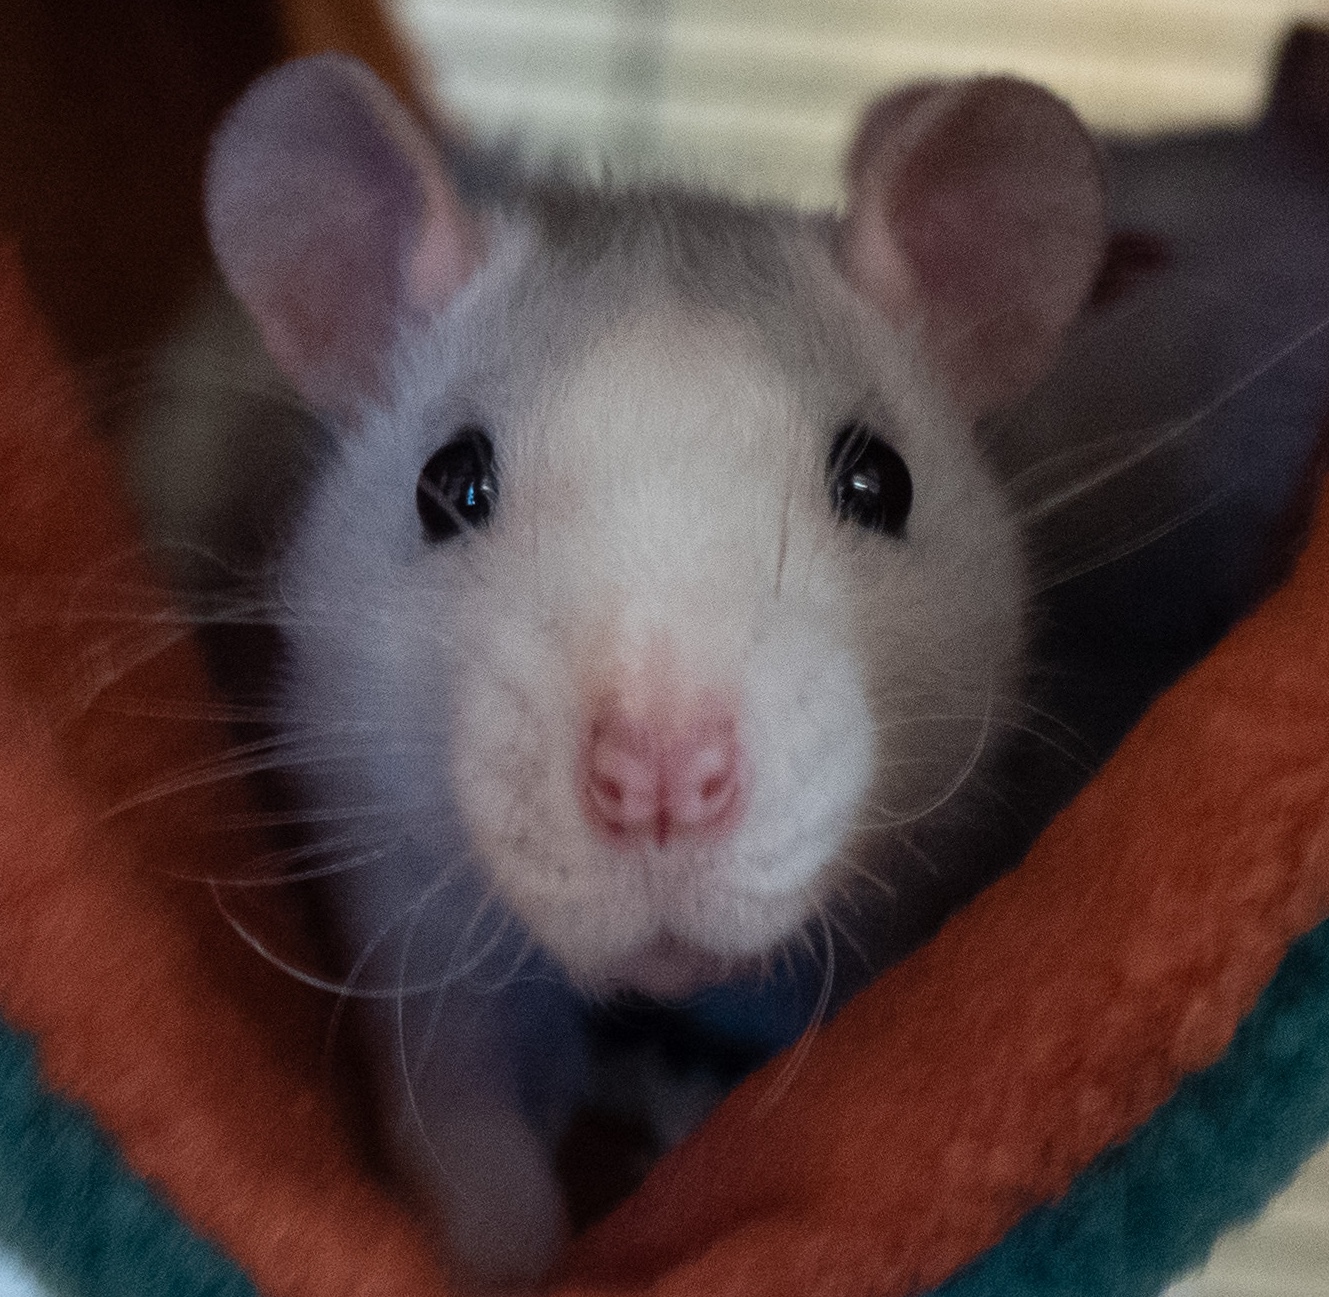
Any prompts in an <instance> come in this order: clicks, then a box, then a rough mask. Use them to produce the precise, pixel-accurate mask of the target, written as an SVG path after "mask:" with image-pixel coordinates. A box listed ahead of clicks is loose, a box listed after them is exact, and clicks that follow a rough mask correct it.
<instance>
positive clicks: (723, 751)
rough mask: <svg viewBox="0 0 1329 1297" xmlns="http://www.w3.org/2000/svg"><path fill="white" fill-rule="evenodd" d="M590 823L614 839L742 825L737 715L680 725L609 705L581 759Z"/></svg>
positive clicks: (697, 717)
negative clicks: (638, 716)
mask: <svg viewBox="0 0 1329 1297" xmlns="http://www.w3.org/2000/svg"><path fill="white" fill-rule="evenodd" d="M583 762H584V764H583V771H582V779H581V787H582V801H583V807H584V809H585V812H586V816H587V819H588V820H589V821H590V822H591V824H592V825H593V826H594V827H595V828H597V829H599V830H600V831H601V832H602V833H605V834H606V835H608V836H609V837H611V838H618V837H625V836H631V837H651V838H654V840H655V841H656V842H657V843H658V844H659V845H660V846H664V845H665V844H666V843H667V842H669V841H671V840H672V839H674V838H676V837H679V836H689V835H692V836H698V837H705V836H713V835H715V834H719V833H724V832H727V831H728V830H729V829H730V828H731V827H732V826H733V824H734V823H735V822H736V819H737V813H738V809H739V802H740V800H741V792H742V787H741V784H742V781H741V779H740V773H739V772H740V766H741V761H740V752H739V744H738V737H737V727H736V725H735V723H734V718H733V715H732V713H730V712H729V711H727V710H725V709H723V708H719V709H717V710H716V711H715V712H713V713H707V714H694V715H693V716H692V717H690V718H689V719H688V720H686V721H685V722H684V723H683V724H682V725H678V724H665V723H662V722H660V721H655V720H637V719H634V718H631V717H629V716H628V715H627V714H626V713H625V712H624V710H623V709H622V708H621V707H619V706H616V705H612V704H611V705H610V706H608V707H606V708H604V709H603V710H602V711H601V712H600V714H599V716H598V717H597V719H596V720H595V721H594V722H593V723H592V725H591V727H590V734H589V736H588V742H587V744H586V748H585V755H584V758H583Z"/></svg>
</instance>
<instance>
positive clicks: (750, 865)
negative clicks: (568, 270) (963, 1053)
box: [451, 313, 874, 992]
mask: <svg viewBox="0 0 1329 1297" xmlns="http://www.w3.org/2000/svg"><path fill="white" fill-rule="evenodd" d="M805 418H806V416H805V415H804V413H803V412H802V411H801V409H800V407H799V403H798V401H797V398H796V394H795V393H794V391H793V390H792V388H791V386H790V384H789V382H788V380H787V379H786V378H785V377H784V376H783V375H781V374H780V373H779V372H778V371H777V370H776V369H775V368H774V367H773V366H772V365H771V364H770V363H769V362H766V361H764V360H763V359H762V358H761V357H759V356H758V355H757V354H756V353H755V351H754V350H753V349H752V348H751V347H750V346H749V345H748V344H747V343H746V342H745V340H744V339H743V338H742V336H741V335H740V334H739V332H738V330H737V329H736V328H734V327H733V326H726V325H722V324H720V323H719V322H717V321H714V320H706V319H697V318H693V317H687V316H684V315H682V314H681V313H679V314H660V315H655V316H651V317H648V318H647V319H644V320H640V321H637V322H636V323H635V324H634V325H633V326H632V327H631V328H630V329H628V330H626V331H620V332H618V333H616V334H614V335H612V336H611V337H610V338H609V339H608V340H607V341H606V342H604V343H603V344H601V345H600V346H599V347H597V348H595V349H594V351H593V352H592V353H591V354H590V355H589V357H587V358H586V359H585V361H584V362H583V363H582V364H581V366H580V367H579V368H578V370H577V372H575V373H574V374H572V375H571V376H570V377H569V378H568V380H567V381H566V382H565V383H563V384H561V385H560V386H559V387H557V388H555V389H553V390H549V391H547V392H546V393H545V394H544V397H543V399H542V400H541V401H539V402H538V403H537V405H536V406H535V408H533V409H532V410H531V411H530V412H529V420H530V421H529V424H528V425H527V426H525V427H521V428H513V429H508V430H507V436H506V438H505V442H504V446H505V449H506V452H507V453H506V454H504V455H503V458H502V464H501V473H502V480H503V497H502V505H501V509H500V516H499V517H498V518H497V519H496V520H495V522H494V524H493V525H492V526H491V527H490V528H489V529H488V531H487V534H486V535H485V536H484V537H483V538H482V539H481V540H479V541H478V543H477V544H476V545H474V546H473V547H472V552H473V556H474V562H475V565H476V566H475V571H474V573H473V574H472V575H473V576H478V577H479V578H480V579H479V580H478V581H476V582H475V586H474V597H473V598H467V599H466V604H467V607H466V612H465V617H464V622H461V623H459V627H458V629H459V651H458V654H457V661H458V664H459V667H460V670H459V674H458V676H457V680H456V687H455V689H454V691H453V696H454V699H455V702H454V707H455V713H454V715H455V724H456V726H457V736H458V738H457V743H456V746H455V749H454V753H453V756H452V761H451V774H452V777H453V778H454V779H455V781H456V787H457V793H458V797H459V802H460V806H461V810H462V814H463V818H464V819H465V821H466V823H467V825H468V827H469V829H470V832H471V834H472V835H473V838H474V840H475V843H476V846H477V848H478V850H479V852H480V854H481V855H482V856H483V858H484V859H485V861H486V862H487V864H488V866H489V868H490V870H491V871H492V873H493V876H494V878H495V881H496V883H497V885H498V887H499V889H500V890H501V892H502V893H503V895H504V896H505V897H506V898H507V899H508V901H509V902H510V903H511V904H512V906H513V907H514V909H515V910H516V911H517V912H518V913H519V914H520V915H521V917H522V918H523V919H524V920H525V922H526V924H527V925H528V926H529V927H530V928H531V929H532V930H533V932H534V933H535V934H536V936H537V937H538V938H539V939H540V940H541V941H542V943H543V944H545V945H546V946H547V947H548V948H549V949H551V950H552V951H553V952H554V953H555V954H556V955H557V956H558V957H559V959H560V960H561V961H562V962H563V963H564V964H565V965H566V966H567V967H568V968H569V969H570V971H571V972H572V973H573V975H574V976H575V977H577V978H578V979H579V980H582V981H585V982H587V983H590V984H592V985H601V984H604V983H605V982H615V981H623V982H627V983H629V984H633V985H637V986H639V987H641V989H646V990H657V991H662V992H664V991H674V990H681V989H685V987H686V984H687V983H689V982H691V981H695V980H699V979H704V978H706V977H708V976H714V975H716V974H717V973H719V972H721V971H723V967H724V965H725V964H726V963H728V962H730V961H733V960H739V959H744V958H749V957H751V956H754V955H760V954H762V953H764V952H766V951H768V950H769V949H770V948H771V947H772V946H773V945H776V944H778V943H779V942H780V941H781V940H782V939H783V938H785V937H786V936H787V935H788V934H789V932H790V931H791V930H792V929H794V928H796V927H797V926H798V925H799V924H800V923H801V922H802V921H803V920H804V918H805V917H806V915H807V913H808V911H809V910H810V908H812V906H813V905H815V904H816V902H817V900H818V896H819V891H820V875H821V874H822V871H823V868H824V866H825V865H826V862H827V861H828V860H829V859H830V858H832V857H833V856H834V855H835V853H836V852H837V850H838V849H839V847H840V845H841V844H842V842H843V841H844V838H845V835H846V833H847V832H848V830H849V828H850V827H851V825H852V824H853V821H854V818H855V814H856V811H857V808H858V806H859V805H860V804H861V801H862V798H863V796H864V793H865V790H866V789H867V787H868V786H869V784H870V782H871V778H872V767H873V748H874V734H873V730H874V725H873V722H872V719H871V712H870V708H869V707H868V705H867V700H866V697H865V692H864V691H865V685H866V682H865V680H864V678H863V675H862V672H861V671H860V669H859V667H858V664H857V662H856V660H855V658H854V655H853V654H852V653H850V652H847V651H846V647H845V646H846V639H847V635H846V627H845V625H844V591H843V589H842V586H841V581H840V580H839V574H838V573H837V572H836V570H835V568H834V565H833V562H832V555H831V553H830V552H829V550H827V552H825V553H824V556H823V561H822V562H821V563H820V564H818V562H817V561H816V551H817V549H818V547H819V546H821V547H822V548H823V549H825V548H826V545H827V541H828V538H829V533H830V531H831V530H832V528H831V525H830V520H829V518H826V517H824V516H823V515H824V513H825V511H824V510H822V509H818V510H816V511H814V512H813V514H812V516H813V519H814V523H813V525H812V526H811V527H808V526H806V525H805V522H804V519H805V518H806V517H807V515H808V513H809V510H808V509H807V507H806V504H805V502H804V500H803V498H802V497H804V496H805V495H807V494H808V493H809V492H812V493H813V494H815V495H816V497H817V498H818V500H819V501H820V499H821V498H823V497H824V476H823V472H824V471H823V469H822V468H821V466H820V463H819V459H820V454H819V449H818V448H819V446H820V438H819V437H818V435H817V431H816V430H814V429H809V428H808V427H806V426H804V425H801V423H800V421H801V420H804V419H805ZM791 492H795V493H797V494H798V496H799V497H800V498H799V502H798V505H797V506H796V507H795V508H792V509H791V508H790V500H789V496H790V493H791ZM782 550H783V553H784V560H783V569H784V570H783V571H781V570H780V568H781V557H780V556H781V553H782ZM606 696H611V697H613V698H616V699H621V700H626V703H625V705H628V706H632V705H633V704H634V700H640V701H641V702H642V704H643V705H644V706H653V707H656V708H657V709H663V710H665V711H668V710H670V709H671V708H672V709H674V710H676V711H677V712H681V713H691V712H694V711H696V710H698V709H702V710H705V709H709V708H714V709H719V710H727V711H728V712H729V713H731V714H732V715H733V717H734V719H735V721H736V725H737V733H738V740H739V747H740V752H741V758H740V759H741V760H742V762H743V763H744V765H745V775H746V784H747V795H746V798H745V805H744V812H743V815H742V817H741V820H740V822H739V823H738V824H737V826H736V827H735V828H734V829H733V831H732V832H730V833H727V834H725V835H722V836H720V837H718V838H715V839H710V840H688V839H687V838H682V839H679V840H675V841H671V842H669V843H666V844H665V845H663V846H660V845H657V844H656V843H654V842H651V841H645V842H642V841H630V842H625V843H610V842H606V841H604V840H603V838H602V837H601V836H600V835H597V834H596V833H595V832H594V830H593V829H592V827H591V826H590V825H589V824H588V823H587V821H586V818H585V816H584V815H583V813H582V810H581V805H580V800H579V796H578V789H577V786H576V778H577V769H578V753H579V747H580V745H581V743H582V742H583V741H584V736H585V734H586V732H587V728H588V726H589V724H590V719H591V717H592V716H593V714H594V711H595V708H596V707H597V706H598V705H599V704H600V702H601V700H602V699H603V698H604V697H606Z"/></svg>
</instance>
